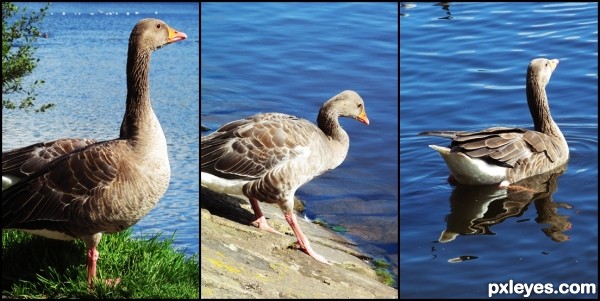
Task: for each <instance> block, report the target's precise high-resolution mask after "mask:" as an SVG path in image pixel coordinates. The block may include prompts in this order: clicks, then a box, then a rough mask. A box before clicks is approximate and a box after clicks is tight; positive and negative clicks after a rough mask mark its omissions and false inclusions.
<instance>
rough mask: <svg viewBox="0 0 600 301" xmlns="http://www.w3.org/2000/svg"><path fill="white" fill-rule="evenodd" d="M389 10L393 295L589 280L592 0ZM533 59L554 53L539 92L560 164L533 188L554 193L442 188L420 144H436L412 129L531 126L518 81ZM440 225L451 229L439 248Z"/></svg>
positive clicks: (437, 168)
mask: <svg viewBox="0 0 600 301" xmlns="http://www.w3.org/2000/svg"><path fill="white" fill-rule="evenodd" d="M400 15H401V18H400V73H401V74H400V98H401V106H400V118H401V119H400V120H401V123H400V129H401V131H400V147H401V149H400V174H401V177H400V199H401V206H400V221H401V223H400V240H401V248H400V254H401V256H400V258H401V260H400V295H401V297H405V298H408V297H413V298H423V297H452V298H468V297H474V298H486V297H487V287H488V283H490V282H500V283H508V281H509V280H513V281H514V282H515V283H516V282H519V283H542V284H546V283H551V284H553V285H555V287H556V286H558V285H559V284H560V283H568V284H572V283H595V284H596V285H597V284H598V270H597V267H598V217H597V216H598V167H597V155H598V147H597V146H598V136H597V132H598V99H597V95H598V73H597V72H598V71H597V70H598V29H597V26H598V22H597V20H598V5H597V4H596V3H592V4H584V3H578V4H523V3H520V4H497V3H495V4H466V3H465V4H451V5H450V6H449V7H443V6H440V5H435V4H423V3H419V4H402V5H401V8H400ZM535 57H548V58H557V59H559V60H560V63H559V65H558V67H557V69H556V71H555V72H554V74H553V75H552V79H551V80H550V84H549V86H548V87H547V92H548V97H549V100H550V106H551V110H552V114H553V116H554V119H555V120H556V122H557V123H558V124H559V126H560V127H561V129H562V132H563V133H564V135H565V137H566V139H567V141H568V143H569V146H570V152H571V159H570V162H569V166H568V169H567V171H566V173H565V174H563V175H562V176H560V177H559V178H558V181H557V186H556V187H555V186H554V185H552V184H546V185H542V186H541V187H538V188H541V189H543V190H542V191H544V190H547V189H549V187H550V188H551V189H550V190H551V191H552V190H554V189H555V190H556V192H555V193H554V194H553V195H550V196H548V195H544V194H542V199H539V200H537V201H535V202H534V203H531V204H527V199H523V198H518V197H516V198H515V197H514V196H510V201H511V202H505V203H502V202H501V201H499V200H503V199H504V200H506V199H505V197H506V196H502V195H501V193H500V192H498V191H497V190H496V191H486V190H471V191H464V190H462V189H455V188H453V187H452V186H450V185H449V184H448V183H447V182H446V178H447V176H448V170H447V168H446V166H445V164H444V161H443V160H442V159H441V157H440V156H439V155H438V154H437V152H435V151H434V150H432V149H430V148H429V147H427V145H428V144H438V145H440V144H441V145H445V144H446V143H447V141H444V139H441V138H430V137H421V136H416V134H417V133H419V132H421V131H426V130H451V129H454V130H457V129H463V130H476V129H483V128H486V127H489V126H498V125H506V126H517V127H531V117H530V114H529V110H528V107H527V104H526V98H525V80H524V79H525V73H526V70H527V65H528V64H529V62H530V61H531V59H533V58H535ZM490 201H491V202H490ZM488 202H490V203H488ZM567 204H568V205H567ZM498 206H505V208H512V209H511V210H513V209H516V210H513V211H510V210H509V211H503V210H504V209H502V207H498ZM486 210H487V212H486ZM502 212H504V213H502ZM507 212H508V213H507ZM502 214H504V215H502ZM569 228H570V230H569ZM442 231H446V234H449V233H452V232H453V233H460V234H462V235H458V236H456V237H448V236H446V237H445V238H446V239H447V240H448V242H446V243H443V244H442V243H439V242H438V239H439V238H440V235H441V233H442ZM465 234H477V235H465ZM558 241H562V242H558ZM461 256H467V257H462V259H461ZM456 258H459V260H453V259H456ZM466 259H472V260H466ZM454 261H456V263H451V262H454ZM509 296H512V297H515V296H517V295H509ZM534 296H535V297H536V298H539V297H542V298H544V297H550V298H561V297H563V298H564V297H570V298H597V297H598V295H597V293H596V294H595V295H576V294H569V295H560V294H557V295H554V294H550V295H534ZM503 297H507V295H503Z"/></svg>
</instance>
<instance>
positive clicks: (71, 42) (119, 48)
mask: <svg viewBox="0 0 600 301" xmlns="http://www.w3.org/2000/svg"><path fill="white" fill-rule="evenodd" d="M198 6H199V5H198V4H197V3H189V4H177V3H175V4H157V3H144V4H138V3H94V4H87V3H83V4H82V3H73V4H71V3H53V4H52V5H51V7H50V10H49V12H48V15H47V17H46V19H45V21H44V25H43V27H42V28H41V31H42V32H48V33H49V38H48V39H39V40H38V46H39V49H38V50H37V52H36V55H37V57H39V58H40V61H39V63H38V67H37V68H36V69H35V72H34V74H33V75H32V78H36V79H44V80H45V81H46V83H45V84H44V85H43V86H41V88H40V89H38V90H37V92H38V93H39V96H38V99H37V101H38V102H40V103H44V102H54V103H55V104H56V109H53V110H50V111H49V112H47V113H45V114H33V113H29V114H27V113H24V112H19V111H6V110H3V111H2V150H3V151H5V150H9V149H12V148H16V147H22V146H26V145H30V144H32V143H36V142H40V141H49V140H54V139H57V138H64V137H69V138H78V137H86V138H95V139H99V140H108V139H114V138H116V137H117V136H118V133H119V127H120V125H121V120H122V118H123V113H124V112H125V96H126V86H125V76H126V74H125V63H126V60H127V45H128V40H129V34H130V33H131V29H132V28H133V26H134V25H135V24H136V23H137V22H138V21H139V20H141V19H143V18H148V17H153V18H159V19H162V20H163V21H165V22H166V23H167V24H169V25H170V26H172V27H173V28H176V29H178V30H180V31H183V32H185V33H186V34H187V35H188V39H187V40H185V41H183V42H180V43H176V44H173V45H168V46H166V47H165V48H162V49H160V50H158V51H156V52H155V53H154V54H153V55H152V63H151V71H150V94H151V98H152V105H153V107H154V111H155V112H156V115H157V116H158V119H159V120H160V122H161V125H162V128H163V131H164V132H165V136H166V138H167V143H168V146H169V159H170V163H171V183H170V185H169V189H168V191H167V193H166V194H165V196H164V197H163V198H162V199H161V201H160V202H159V203H158V205H157V206H156V207H155V208H154V209H153V210H152V211H151V212H150V214H149V215H148V216H146V217H145V218H144V219H142V220H141V221H140V222H139V223H138V224H136V225H135V226H134V234H135V235H139V234H140V233H141V234H144V235H146V234H153V233H156V232H163V233H165V234H166V235H171V234H172V233H173V232H175V231H176V237H175V247H177V248H180V249H182V250H183V249H185V252H186V254H188V255H191V254H193V253H198V250H199V248H198V240H199V239H198V235H199V234H198V233H199V231H198V223H199V215H198V214H199V208H198V205H199V202H198V193H199V182H198V166H199V163H198V157H199V151H198V138H199V136H200V135H199V133H198V123H199V112H198V111H199V109H198V100H199V86H200V85H199V70H198V68H199V66H200V64H199V45H200V44H199V23H198V22H199V15H198V12H199V9H198ZM31 7H39V5H36V4H32V5H31ZM127 12H129V15H127ZM107 13H112V14H110V15H108V14H107ZM115 13H118V14H115ZM92 14H93V15H92Z"/></svg>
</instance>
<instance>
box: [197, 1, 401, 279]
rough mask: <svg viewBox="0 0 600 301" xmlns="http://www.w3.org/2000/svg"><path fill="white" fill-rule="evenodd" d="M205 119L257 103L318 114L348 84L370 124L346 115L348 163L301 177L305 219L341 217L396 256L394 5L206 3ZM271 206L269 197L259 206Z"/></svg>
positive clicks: (364, 243) (227, 117)
mask: <svg viewBox="0 0 600 301" xmlns="http://www.w3.org/2000/svg"><path fill="white" fill-rule="evenodd" d="M200 8H201V15H202V16H201V22H202V23H201V25H202V26H201V31H202V34H201V37H202V40H201V44H202V51H201V57H202V60H201V77H202V81H201V89H202V93H201V97H202V101H201V104H202V112H201V116H202V117H201V122H202V124H203V125H204V126H207V127H209V128H212V129H213V130H214V129H217V128H218V127H219V126H221V125H223V124H225V123H227V122H229V121H233V120H237V119H240V118H244V117H247V116H250V115H254V114H256V113H260V112H281V113H287V114H292V115H296V116H299V117H302V118H305V119H308V120H310V121H313V122H314V121H316V117H317V113H318V111H319V108H320V106H321V105H322V104H323V102H325V101H326V100H327V99H329V98H330V97H332V96H334V95H336V94H337V93H339V92H341V91H343V90H347V89H350V90H355V91H357V92H358V93H359V94H360V95H361V96H362V98H363V99H364V101H365V107H366V112H367V115H368V117H369V119H370V121H371V125H369V126H365V125H363V124H362V123H359V122H356V121H355V120H352V119H347V118H342V120H340V122H341V123H342V125H343V127H344V129H345V130H346V132H348V135H349V136H350V150H349V152H348V156H347V157H346V160H345V161H344V163H342V165H341V166H339V167H338V168H337V169H335V170H333V171H331V172H329V173H326V174H324V175H322V176H320V177H318V178H316V179H314V180H312V181H311V182H310V183H308V184H306V185H304V186H302V187H301V188H300V189H299V190H298V191H297V193H296V195H297V196H299V197H300V198H301V199H302V200H305V201H306V212H307V215H308V217H309V218H311V219H314V218H321V219H323V220H325V221H327V222H328V223H331V224H337V225H342V226H344V227H346V228H347V229H348V232H346V233H345V234H346V235H347V236H348V237H350V238H351V239H353V240H354V241H355V242H356V243H357V244H358V245H359V246H360V247H361V248H363V249H364V250H365V251H367V252H369V253H370V254H371V255H373V256H376V257H379V258H387V259H388V260H390V261H391V263H392V266H394V270H395V272H396V273H397V262H398V232H397V229H398V215H397V209H398V193H397V191H398V177H397V171H398V159H397V158H398V134H397V133H398V69H397V66H398V4H397V3H319V4H315V3H247V4H245V3H202V4H201V6H200ZM263 206H265V205H263Z"/></svg>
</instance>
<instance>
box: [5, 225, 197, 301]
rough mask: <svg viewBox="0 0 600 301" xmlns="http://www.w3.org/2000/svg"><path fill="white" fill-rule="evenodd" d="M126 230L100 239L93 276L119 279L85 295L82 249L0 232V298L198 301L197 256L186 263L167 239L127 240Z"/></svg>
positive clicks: (80, 245)
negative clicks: (117, 283)
mask: <svg viewBox="0 0 600 301" xmlns="http://www.w3.org/2000/svg"><path fill="white" fill-rule="evenodd" d="M130 235H131V230H126V231H122V232H120V233H117V234H109V235H103V237H102V240H101V241H100V244H99V246H98V252H100V258H99V259H98V266H97V275H96V276H97V277H98V278H100V279H116V278H120V279H121V283H120V284H119V285H117V286H114V287H107V286H106V285H105V284H104V283H103V281H101V280H99V281H98V282H96V284H95V287H94V289H93V290H88V287H87V273H86V259H85V258H86V248H85V244H84V243H83V242H82V241H81V240H76V241H59V240H52V239H47V238H43V237H39V236H35V235H30V234H27V233H24V232H21V231H2V295H3V298H4V297H5V296H9V297H13V298H99V299H108V298H169V299H170V298H186V299H198V298H199V287H200V280H199V275H200V274H199V272H200V271H199V260H198V255H197V254H196V255H194V256H192V257H191V258H185V255H184V254H183V253H180V252H177V251H175V250H174V249H173V247H172V246H171V244H172V239H173V238H172V237H171V238H168V239H163V240H162V241H160V240H159V235H156V236H152V237H150V238H147V239H145V240H139V239H132V238H131V237H130Z"/></svg>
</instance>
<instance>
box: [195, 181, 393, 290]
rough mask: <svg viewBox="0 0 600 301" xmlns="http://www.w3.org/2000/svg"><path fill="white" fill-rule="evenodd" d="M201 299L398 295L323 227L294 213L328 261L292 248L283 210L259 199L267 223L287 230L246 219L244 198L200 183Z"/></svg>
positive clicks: (249, 215)
mask: <svg viewBox="0 0 600 301" xmlns="http://www.w3.org/2000/svg"><path fill="white" fill-rule="evenodd" d="M200 202H201V205H202V206H201V207H202V208H201V221H200V225H201V226H200V228H201V234H200V241H201V243H200V244H201V246H200V248H201V249H200V265H201V269H200V279H201V280H200V294H201V298H219V299H220V298H390V299H391V298H394V299H397V298H398V290H396V289H394V288H392V287H389V286H386V285H384V284H382V283H381V282H379V280H378V277H377V275H376V274H375V272H374V270H373V268H372V267H371V266H370V265H369V264H368V262H365V261H364V260H363V259H362V258H368V257H367V256H365V255H363V254H361V252H360V251H359V250H358V249H357V248H356V247H355V246H354V245H353V244H352V243H351V242H349V241H348V240H346V239H345V238H343V237H341V236H339V235H338V234H336V233H335V232H333V231H330V230H329V229H327V228H323V227H321V226H318V225H315V224H312V223H308V222H306V221H305V220H304V219H302V218H298V222H299V223H300V227H301V228H302V231H304V234H306V235H307V237H308V239H309V241H310V243H311V245H312V247H313V248H314V249H315V251H317V253H319V254H321V255H323V256H324V257H325V258H327V259H328V260H329V261H331V262H333V263H334V264H333V265H332V266H330V265H326V264H322V263H320V262H318V261H316V260H314V259H313V258H311V257H310V256H308V255H306V254H305V253H304V252H302V251H300V250H299V249H298V248H296V247H295V241H296V238H295V237H294V235H293V232H292V230H291V228H290V227H289V226H288V224H287V222H286V221H285V220H284V219H283V214H282V213H281V210H280V209H279V208H278V207H277V206H274V205H271V204H267V203H261V208H262V211H263V213H264V214H265V217H266V218H267V219H268V220H269V224H270V225H271V226H272V227H273V228H274V229H276V230H278V231H280V232H282V233H285V234H286V235H277V234H275V233H271V232H267V231H262V230H260V229H258V228H256V227H254V226H251V225H249V222H250V221H251V220H253V219H254V214H253V213H252V211H251V209H250V204H249V203H248V202H247V201H244V200H241V199H238V198H235V197H231V196H228V195H224V194H218V193H215V192H212V191H210V190H208V189H204V188H201V198H200Z"/></svg>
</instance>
